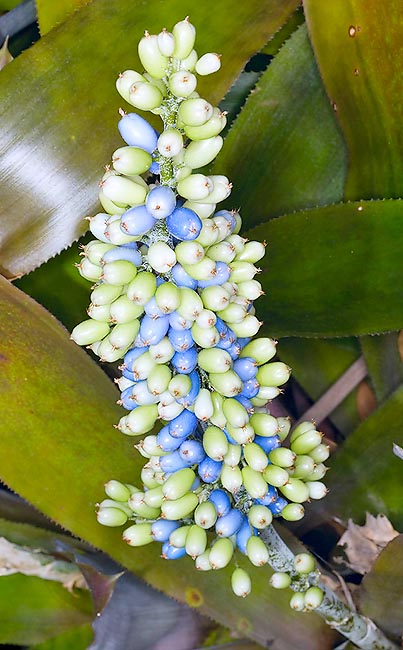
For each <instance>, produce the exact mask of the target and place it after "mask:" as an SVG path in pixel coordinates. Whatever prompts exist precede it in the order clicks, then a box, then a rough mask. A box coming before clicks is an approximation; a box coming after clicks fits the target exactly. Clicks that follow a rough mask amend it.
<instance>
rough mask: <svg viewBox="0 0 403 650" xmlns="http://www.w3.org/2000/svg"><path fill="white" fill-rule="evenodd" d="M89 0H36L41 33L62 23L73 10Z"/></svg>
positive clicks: (43, 33)
mask: <svg viewBox="0 0 403 650" xmlns="http://www.w3.org/2000/svg"><path fill="white" fill-rule="evenodd" d="M89 1H90V0H57V2H54V0H36V10H37V13H38V24H39V29H40V31H41V35H42V36H44V35H45V34H47V33H48V32H50V30H51V29H53V27H56V25H59V24H60V23H62V22H63V21H64V20H65V19H66V18H67V17H68V16H69V15H70V14H71V13H73V11H77V9H80V7H83V6H84V5H86V4H87V3H88V2H89Z"/></svg>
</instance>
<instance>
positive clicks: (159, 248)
mask: <svg viewBox="0 0 403 650" xmlns="http://www.w3.org/2000/svg"><path fill="white" fill-rule="evenodd" d="M147 260H148V263H149V264H150V266H152V268H153V269H154V271H157V273H169V271H170V270H171V269H172V267H173V266H175V264H176V255H175V252H174V251H173V250H172V248H171V247H170V246H168V244H166V243H165V242H163V241H157V242H154V243H153V244H151V246H150V247H149V249H148V252H147Z"/></svg>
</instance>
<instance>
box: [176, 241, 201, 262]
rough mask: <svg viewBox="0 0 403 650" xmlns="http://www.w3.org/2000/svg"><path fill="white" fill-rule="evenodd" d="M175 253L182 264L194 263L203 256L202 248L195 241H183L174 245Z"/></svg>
mask: <svg viewBox="0 0 403 650" xmlns="http://www.w3.org/2000/svg"><path fill="white" fill-rule="evenodd" d="M175 254H176V258H177V260H178V262H179V263H180V264H182V265H188V264H196V263H197V262H200V261H201V260H202V259H203V258H204V248H203V246H202V245H201V244H199V243H198V242H197V241H183V242H180V243H179V244H178V245H177V246H176V248H175Z"/></svg>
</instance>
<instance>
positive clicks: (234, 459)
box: [223, 445, 242, 467]
mask: <svg viewBox="0 0 403 650" xmlns="http://www.w3.org/2000/svg"><path fill="white" fill-rule="evenodd" d="M241 455H242V447H241V445H228V451H227V453H226V454H225V456H224V458H223V461H224V463H225V464H226V465H229V466H230V467H236V466H237V465H238V464H239V461H240V460H241Z"/></svg>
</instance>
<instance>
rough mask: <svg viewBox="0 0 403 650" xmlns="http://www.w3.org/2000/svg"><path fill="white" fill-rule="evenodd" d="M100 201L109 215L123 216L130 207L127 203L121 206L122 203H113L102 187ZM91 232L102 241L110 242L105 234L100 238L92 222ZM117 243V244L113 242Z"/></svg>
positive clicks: (99, 193) (99, 194)
mask: <svg viewBox="0 0 403 650" xmlns="http://www.w3.org/2000/svg"><path fill="white" fill-rule="evenodd" d="M98 199H99V202H100V204H101V205H102V207H103V209H104V210H105V212H107V213H108V214H109V215H119V214H123V213H124V212H126V210H127V208H128V207H129V205H128V204H127V203H124V204H120V203H115V201H111V199H109V198H108V197H107V196H105V194H104V191H103V189H102V187H101V188H100V190H99V192H98ZM90 230H91V232H92V234H93V235H95V236H96V237H98V238H99V239H101V240H102V241H105V242H109V237H108V236H107V235H105V234H103V236H102V237H100V236H99V235H98V234H97V233H96V230H95V224H91V222H90ZM105 231H106V226H105ZM113 243H115V242H113Z"/></svg>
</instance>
